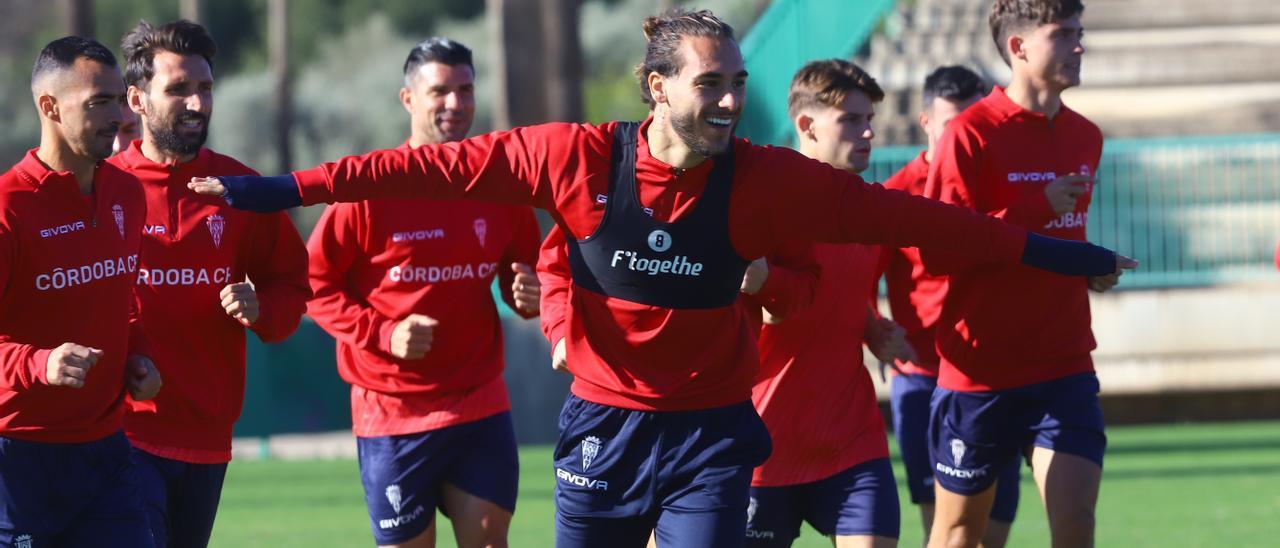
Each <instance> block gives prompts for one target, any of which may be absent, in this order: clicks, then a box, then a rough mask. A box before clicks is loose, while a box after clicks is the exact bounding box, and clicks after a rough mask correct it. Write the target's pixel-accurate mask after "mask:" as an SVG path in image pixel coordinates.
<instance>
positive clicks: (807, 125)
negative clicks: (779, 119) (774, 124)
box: [792, 112, 814, 141]
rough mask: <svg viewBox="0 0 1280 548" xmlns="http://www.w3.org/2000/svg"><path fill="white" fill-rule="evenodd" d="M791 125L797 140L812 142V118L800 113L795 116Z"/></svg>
mask: <svg viewBox="0 0 1280 548" xmlns="http://www.w3.org/2000/svg"><path fill="white" fill-rule="evenodd" d="M792 123H793V124H794V125H795V127H796V137H797V138H799V139H801V140H805V139H808V140H810V141H813V140H814V135H813V116H810V115H809V114H808V113H804V112H801V113H800V114H797V115H796V117H795V119H793V120H792Z"/></svg>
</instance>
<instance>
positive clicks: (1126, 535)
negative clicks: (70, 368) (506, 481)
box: [212, 422, 1280, 548]
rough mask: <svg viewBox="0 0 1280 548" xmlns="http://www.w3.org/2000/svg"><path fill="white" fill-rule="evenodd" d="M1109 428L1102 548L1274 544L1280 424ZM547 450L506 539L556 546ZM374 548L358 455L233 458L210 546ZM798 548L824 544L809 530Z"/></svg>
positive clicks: (1036, 538)
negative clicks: (308, 458) (315, 458)
mask: <svg viewBox="0 0 1280 548" xmlns="http://www.w3.org/2000/svg"><path fill="white" fill-rule="evenodd" d="M1109 436H1110V446H1109V447H1108V450H1107V464H1106V470H1105V472H1104V476H1103V477H1104V479H1103V484H1102V497H1101V500H1100V502H1099V504H1098V545H1099V546H1130V547H1132V546H1277V545H1280V526H1278V525H1277V520H1278V519H1280V422H1252V423H1231V424H1198V425H1174V426H1141V427H1115V428H1111V429H1110V431H1109ZM890 445H891V446H892V444H890ZM550 451H551V450H550V448H549V447H545V446H540V447H526V448H522V450H521V452H520V459H521V480H520V498H519V502H518V507H517V510H516V514H515V519H514V522H513V523H512V528H511V536H510V539H511V545H512V546H515V547H525V546H529V547H550V546H552V545H553V544H554V542H553V538H554V537H553V512H554V508H553V506H552V501H551V493H552V489H553V487H554V476H553V475H552V474H551V466H550ZM894 458H895V465H894V473H895V474H897V475H898V476H899V484H900V485H899V487H900V488H901V481H902V479H901V468H900V466H899V465H898V463H897V462H896V455H895V457H894ZM1023 472H1024V473H1023V482H1022V489H1023V491H1022V493H1023V497H1022V504H1021V507H1020V508H1019V513H1018V519H1017V521H1016V522H1015V523H1014V526H1013V534H1012V537H1011V538H1010V543H1009V545H1010V546H1047V545H1048V529H1047V526H1046V524H1045V519H1044V511H1043V510H1042V509H1041V507H1040V502H1039V496H1038V495H1037V494H1036V491H1035V485H1034V483H1032V481H1031V479H1030V474H1029V471H1028V470H1026V469H1024V470H1023ZM901 494H902V500H903V509H902V510H903V520H902V523H903V527H902V539H901V546H904V547H911V546H919V545H920V541H921V534H920V525H919V517H918V516H919V514H918V513H917V512H916V509H915V507H913V506H911V505H910V503H909V502H907V498H906V492H905V491H901ZM447 524H448V521H447V520H443V519H442V520H440V525H441V527H440V535H439V537H438V545H439V546H452V545H453V533H452V531H450V529H449V528H448V525H447ZM372 545H373V537H372V535H371V534H370V532H369V522H368V518H367V515H366V514H365V507H364V495H363V492H362V490H361V488H360V478H359V473H358V471H357V469H356V463H355V462H354V461H351V460H337V461H303V462H281V461H262V462H235V463H232V465H231V467H230V469H229V471H228V474H227V482H226V486H225V489H224V490H223V494H222V506H221V509H220V510H219V513H218V521H217V525H216V526H215V529H214V532H213V541H212V546H214V547H227V548H230V547H237V548H243V547H252V546H263V547H267V546H269V547H288V546H307V547H324V546H334V547H347V546H372ZM795 546H797V547H820V546H821V547H826V546H831V544H830V541H827V540H826V539H823V538H821V537H819V536H818V534H817V533H816V532H815V531H813V530H812V529H809V528H808V527H806V528H805V529H804V532H803V533H802V534H801V536H800V539H799V540H797V542H796V543H795Z"/></svg>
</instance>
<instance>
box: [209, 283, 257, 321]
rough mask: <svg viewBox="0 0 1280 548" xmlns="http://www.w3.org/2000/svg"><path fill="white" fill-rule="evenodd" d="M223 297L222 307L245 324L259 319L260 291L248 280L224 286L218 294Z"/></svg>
mask: <svg viewBox="0 0 1280 548" xmlns="http://www.w3.org/2000/svg"><path fill="white" fill-rule="evenodd" d="M218 295H219V296H220V297H222V308H223V310H226V311H227V315H228V316H231V317H232V318H235V319H237V320H239V321H240V323H242V324H244V325H245V326H250V325H253V322H256V321H258V292H257V291H254V289H253V285H252V284H249V283H248V282H240V283H234V284H231V285H228V286H226V287H224V288H222V292H221V293H219V294H218Z"/></svg>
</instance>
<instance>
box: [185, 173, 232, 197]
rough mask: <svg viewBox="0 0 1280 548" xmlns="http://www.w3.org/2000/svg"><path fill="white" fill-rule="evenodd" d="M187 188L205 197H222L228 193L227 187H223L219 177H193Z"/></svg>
mask: <svg viewBox="0 0 1280 548" xmlns="http://www.w3.org/2000/svg"><path fill="white" fill-rule="evenodd" d="M187 188H189V189H191V190H193V191H195V193H196V194H204V195H205V196H222V195H224V194H226V193H227V187H225V186H222V181H221V180H219V179H218V178H217V177H192V178H191V182H189V183H187Z"/></svg>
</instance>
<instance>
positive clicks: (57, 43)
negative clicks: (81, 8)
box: [31, 36, 116, 85]
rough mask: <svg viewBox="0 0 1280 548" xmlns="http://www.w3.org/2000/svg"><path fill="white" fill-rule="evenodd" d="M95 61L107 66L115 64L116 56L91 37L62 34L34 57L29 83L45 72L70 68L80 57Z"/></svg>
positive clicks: (32, 82)
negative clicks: (34, 61)
mask: <svg viewBox="0 0 1280 548" xmlns="http://www.w3.org/2000/svg"><path fill="white" fill-rule="evenodd" d="M82 57H83V58H85V59H89V60H91V61H96V62H98V63H101V64H103V65H106V66H108V67H114V66H116V56H115V55H112V53H111V50H109V49H107V47H106V46H104V45H102V44H101V43H99V42H98V41H97V40H94V39H92V38H82V37H80V36H64V37H62V38H59V39H57V40H54V41H52V42H49V44H48V45H46V46H45V47H44V49H42V50H40V55H39V56H37V57H36V64H35V66H33V67H31V84H32V85H35V83H36V80H39V79H40V78H42V77H44V76H45V75H47V74H52V73H54V72H59V71H63V70H67V69H69V68H71V66H72V65H74V64H75V63H76V59H80V58H82Z"/></svg>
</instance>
